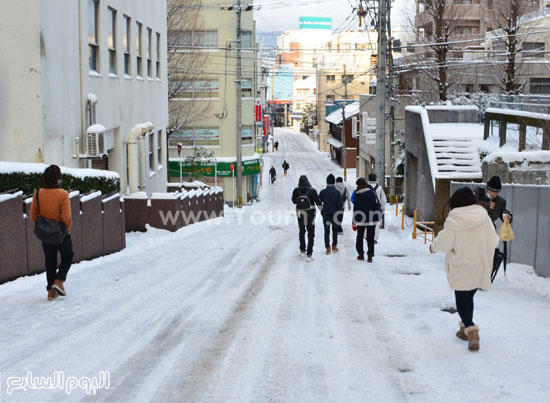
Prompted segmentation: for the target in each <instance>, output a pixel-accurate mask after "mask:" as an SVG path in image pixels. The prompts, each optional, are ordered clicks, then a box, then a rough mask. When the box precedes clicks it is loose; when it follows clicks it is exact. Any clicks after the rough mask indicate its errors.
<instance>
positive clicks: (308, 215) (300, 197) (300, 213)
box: [292, 175, 321, 262]
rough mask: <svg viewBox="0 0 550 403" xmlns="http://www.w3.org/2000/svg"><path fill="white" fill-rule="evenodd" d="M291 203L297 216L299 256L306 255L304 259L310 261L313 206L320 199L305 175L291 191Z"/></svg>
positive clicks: (312, 240) (313, 230) (313, 218)
mask: <svg viewBox="0 0 550 403" xmlns="http://www.w3.org/2000/svg"><path fill="white" fill-rule="evenodd" d="M292 203H294V204H295V205H296V216H297V218H298V227H299V240H300V258H304V257H306V260H307V261H308V262H310V261H311V260H312V255H313V243H314V239H315V214H316V212H315V206H321V200H320V199H319V195H318V194H317V190H315V189H314V188H313V187H312V186H311V184H310V183H309V180H308V178H307V176H306V175H302V176H300V179H299V181H298V187H296V188H295V189H294V191H293V192H292ZM306 231H307V245H306V238H305V234H306Z"/></svg>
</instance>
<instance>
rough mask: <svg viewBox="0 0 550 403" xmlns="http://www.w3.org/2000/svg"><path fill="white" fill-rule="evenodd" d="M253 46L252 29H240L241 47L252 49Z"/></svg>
mask: <svg viewBox="0 0 550 403" xmlns="http://www.w3.org/2000/svg"><path fill="white" fill-rule="evenodd" d="M253 48H254V44H253V43H252V31H241V49H243V50H252V49H253Z"/></svg>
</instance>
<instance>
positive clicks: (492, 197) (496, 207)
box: [487, 176, 512, 227]
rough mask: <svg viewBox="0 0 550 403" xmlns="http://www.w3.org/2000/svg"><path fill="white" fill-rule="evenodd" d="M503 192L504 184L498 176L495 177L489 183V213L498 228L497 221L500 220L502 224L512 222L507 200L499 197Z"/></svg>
mask: <svg viewBox="0 0 550 403" xmlns="http://www.w3.org/2000/svg"><path fill="white" fill-rule="evenodd" d="M501 190H502V183H501V182H500V178H499V177H498V176H493V177H492V178H491V179H489V181H488V182H487V194H488V195H489V205H488V208H487V211H488V212H489V217H491V220H492V221H493V225H495V227H496V220H497V219H499V218H500V220H501V221H502V222H504V221H506V220H511V218H512V216H511V215H510V212H509V211H508V210H506V199H505V198H503V197H502V196H500V195H499V193H500V191H501Z"/></svg>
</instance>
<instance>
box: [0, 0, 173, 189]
mask: <svg viewBox="0 0 550 403" xmlns="http://www.w3.org/2000/svg"><path fill="white" fill-rule="evenodd" d="M165 44H166V4H165V2H164V1H155V2H152V1H146V0H74V1H47V0H20V1H13V2H6V3H5V4H3V7H2V13H0V60H1V62H0V66H1V67H0V92H1V94H2V97H1V100H0V133H1V135H0V160H5V161H16V162H45V163H53V164H59V165H63V166H67V167H75V168H78V167H81V168H82V167H94V168H102V169H109V170H112V171H116V172H118V173H119V174H120V177H121V187H122V189H121V191H122V192H136V191H146V192H148V193H151V192H155V191H156V192H158V191H165V190H166V140H165V139H166V136H165V134H166V126H167V123H168V105H167V100H166V94H167V77H166V76H167V74H166V45H165Z"/></svg>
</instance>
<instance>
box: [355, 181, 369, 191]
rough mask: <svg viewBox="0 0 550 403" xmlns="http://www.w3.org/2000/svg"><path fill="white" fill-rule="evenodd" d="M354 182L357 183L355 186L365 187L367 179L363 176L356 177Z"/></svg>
mask: <svg viewBox="0 0 550 403" xmlns="http://www.w3.org/2000/svg"><path fill="white" fill-rule="evenodd" d="M355 184H356V185H357V187H360V188H362V189H364V188H366V187H367V181H366V180H365V178H357V181H356V182H355Z"/></svg>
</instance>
